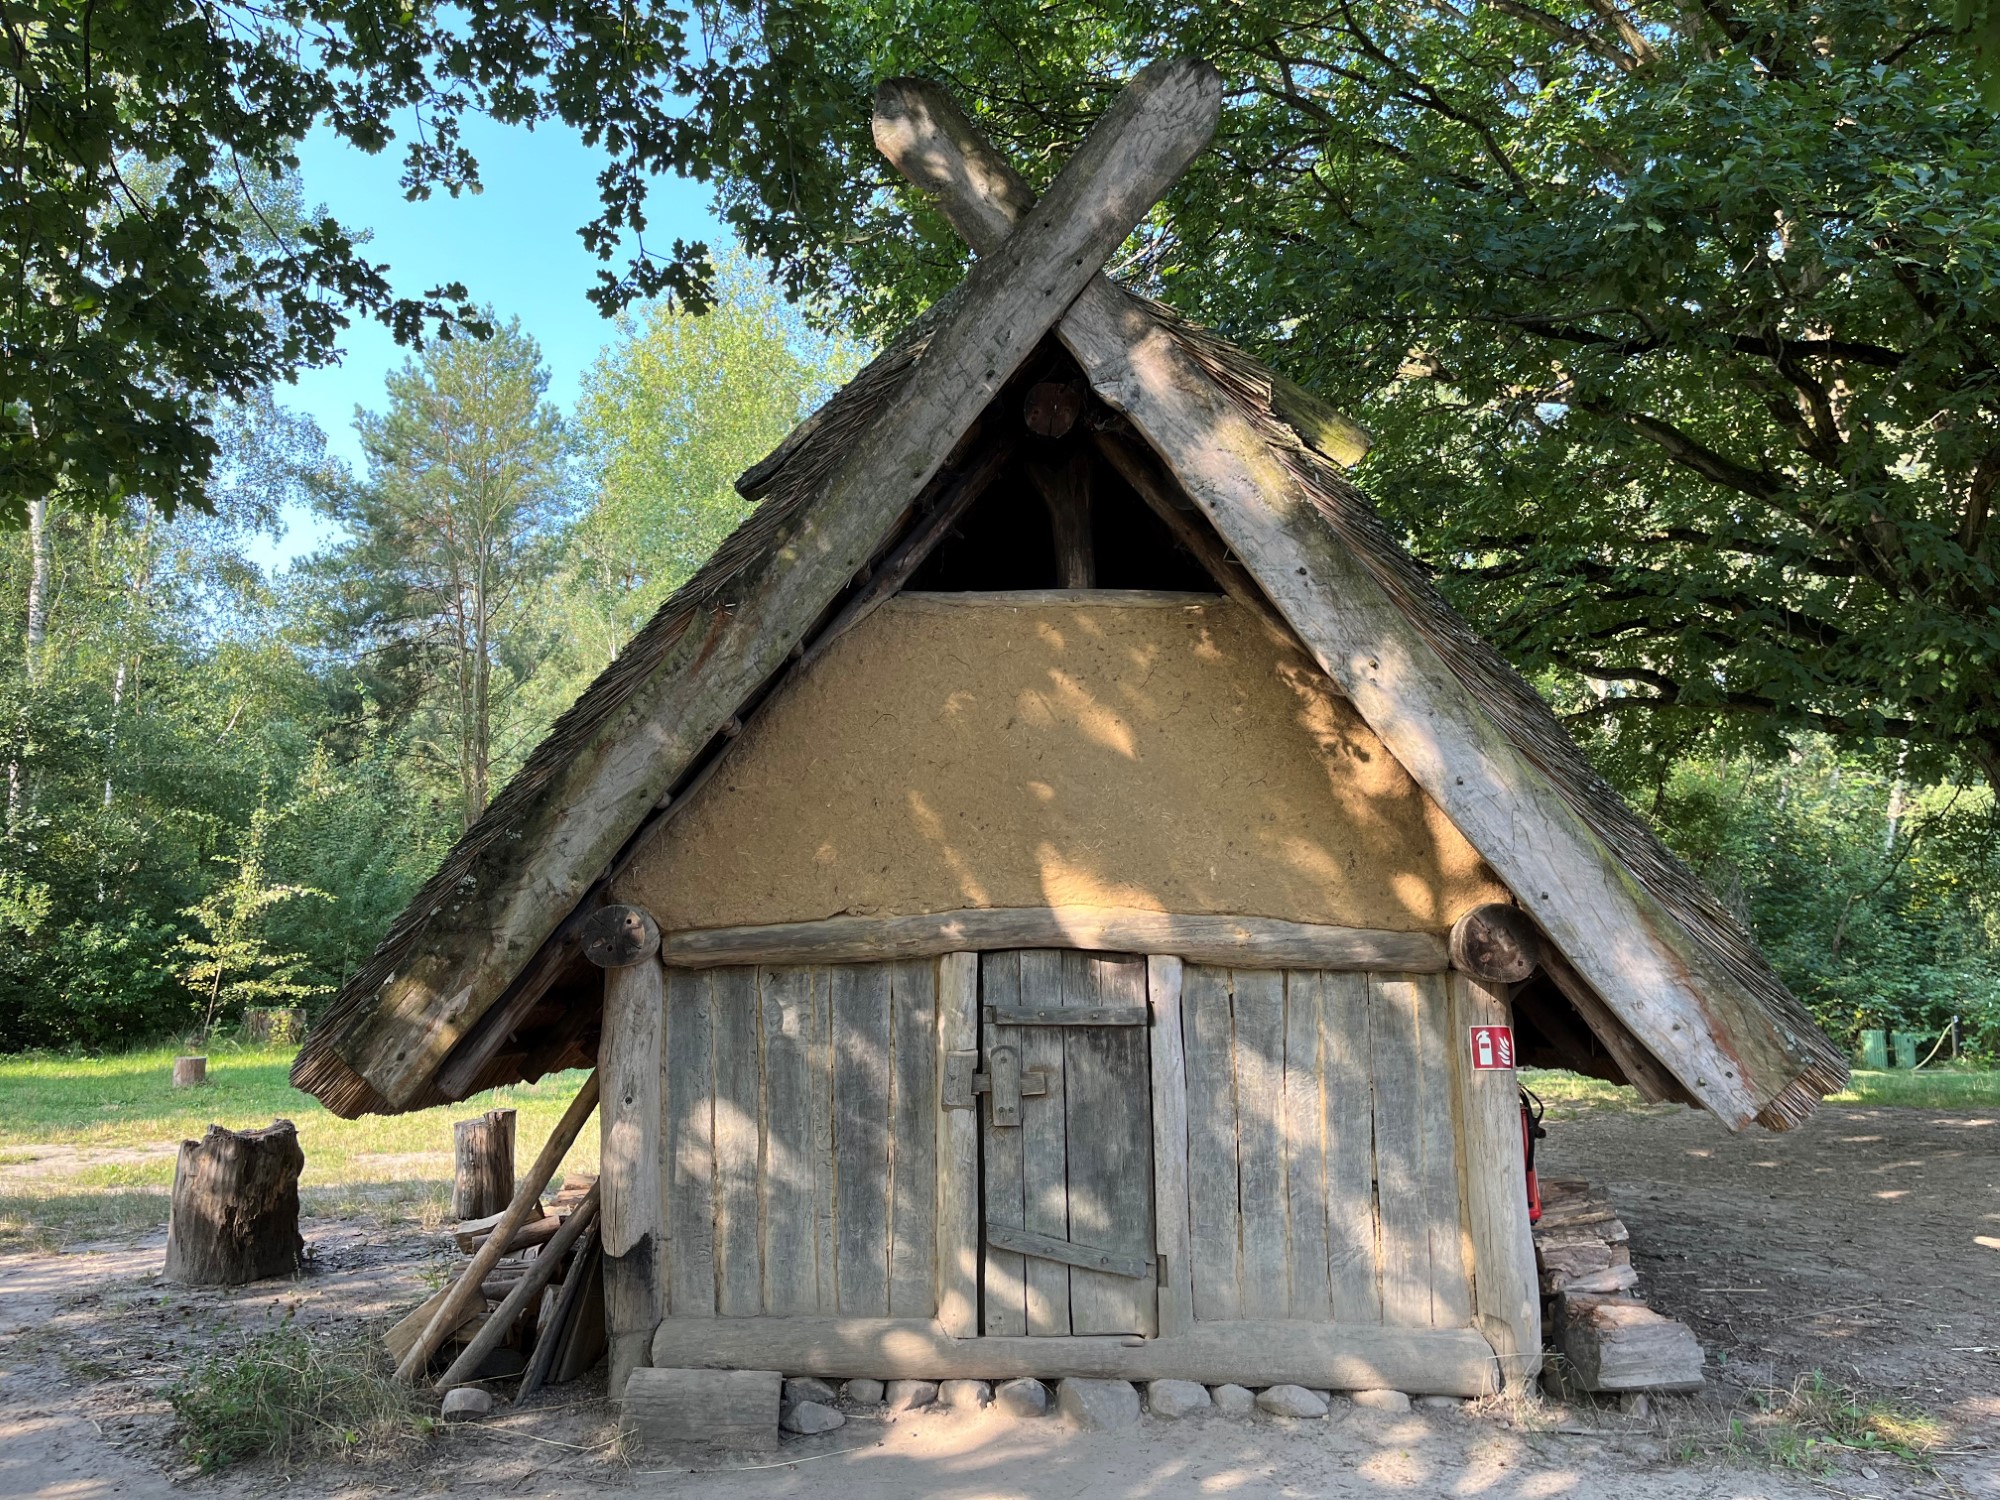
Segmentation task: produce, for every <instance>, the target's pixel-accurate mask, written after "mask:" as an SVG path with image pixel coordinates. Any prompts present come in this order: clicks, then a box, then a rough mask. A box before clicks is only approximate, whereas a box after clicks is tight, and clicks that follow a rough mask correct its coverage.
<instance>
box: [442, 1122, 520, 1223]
mask: <svg viewBox="0 0 2000 1500" xmlns="http://www.w3.org/2000/svg"><path fill="white" fill-rule="evenodd" d="M451 1156H452V1161H451V1212H452V1216H453V1217H454V1218H457V1219H483V1218H486V1217H487V1216H488V1215H490V1214H497V1213H499V1212H500V1211H501V1210H502V1209H504V1208H506V1206H507V1205H508V1204H509V1203H512V1202H513V1201H514V1111H513V1110H511V1109H489V1110H488V1111H486V1113H485V1114H483V1115H481V1116H480V1117H479V1118H478V1119H476V1120H460V1121H458V1122H457V1123H456V1124H454V1125H453V1126H452V1127H451Z"/></svg>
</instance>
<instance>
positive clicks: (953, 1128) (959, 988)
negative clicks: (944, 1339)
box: [935, 953, 980, 1339]
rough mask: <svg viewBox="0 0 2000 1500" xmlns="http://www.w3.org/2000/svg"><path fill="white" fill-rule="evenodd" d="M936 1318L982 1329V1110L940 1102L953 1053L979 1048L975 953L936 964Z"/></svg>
mask: <svg viewBox="0 0 2000 1500" xmlns="http://www.w3.org/2000/svg"><path fill="white" fill-rule="evenodd" d="M937 1007H938V1039H937V1071H936V1075H935V1076H936V1089H937V1093H936V1106H937V1122H938V1123H937V1142H938V1164H937V1179H938V1185H937V1319H938V1326H939V1327H941V1328H942V1329H943V1330H944V1331H945V1332H946V1333H947V1334H949V1335H951V1336H952V1337H953V1338H961V1339H965V1338H971V1337H972V1336H973V1335H975V1334H977V1333H978V1332H979V1241H980V1234H979V1116H978V1114H977V1113H975V1112H974V1111H972V1110H969V1109H946V1108H944V1098H945V1092H944V1085H945V1073H946V1070H947V1069H948V1067H949V1066H950V1062H949V1060H950V1057H951V1055H952V1053H954V1052H958V1053H968V1052H975V1051H976V1050H977V1049H978V1046H979V955H978V954H976V953H947V954H946V955H945V956H944V957H943V958H941V959H939V960H938V970H937Z"/></svg>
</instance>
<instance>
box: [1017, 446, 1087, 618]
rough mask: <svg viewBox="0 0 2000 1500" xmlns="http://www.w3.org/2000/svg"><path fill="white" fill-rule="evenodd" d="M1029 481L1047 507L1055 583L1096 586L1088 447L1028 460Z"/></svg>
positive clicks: (1074, 448)
mask: <svg viewBox="0 0 2000 1500" xmlns="http://www.w3.org/2000/svg"><path fill="white" fill-rule="evenodd" d="M1027 469H1028V482H1029V483H1030V484H1032V485H1034V487H1035V489H1036V491H1037V492H1038V493H1039V494H1040V495H1041V497H1042V503H1043V504H1044V505H1046V506H1047V507H1048V510H1049V525H1050V526H1051V527H1052V528H1053V529H1054V532H1055V541H1056V582H1057V583H1058V584H1060V585H1061V586H1062V587H1063V588H1066V589H1088V588H1095V587H1096V586H1097V555H1096V551H1095V549H1094V547H1093V545H1092V541H1091V530H1090V524H1091V523H1090V450H1089V449H1088V448H1085V447H1082V446H1076V447H1072V448H1071V449H1070V450H1069V452H1068V453H1066V454H1064V455H1063V456H1062V457H1060V458H1058V459H1056V460H1054V461H1053V462H1045V461H1043V460H1041V459H1034V460H1031V461H1030V462H1029V463H1028V466H1027Z"/></svg>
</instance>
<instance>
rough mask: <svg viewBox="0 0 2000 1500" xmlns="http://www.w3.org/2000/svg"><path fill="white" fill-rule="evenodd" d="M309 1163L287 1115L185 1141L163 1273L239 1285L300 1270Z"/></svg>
mask: <svg viewBox="0 0 2000 1500" xmlns="http://www.w3.org/2000/svg"><path fill="white" fill-rule="evenodd" d="M198 1060H199V1059H197V1061H198ZM305 1164H306V1157H305V1153H304V1152H303V1151H301V1150H300V1149H299V1133H298V1131H297V1130H295V1129H294V1128H293V1126H292V1122H291V1121H290V1120H273V1121H272V1122H271V1124H270V1125H269V1126H268V1127H266V1128H265V1129H263V1130H245V1131H242V1132H238V1131H234V1130H224V1129H223V1128H222V1127H221V1126H220V1125H211V1126H209V1127H208V1131H207V1133H206V1134H205V1135H203V1136H202V1138H201V1139H200V1140H199V1141H182V1142H181V1154H180V1160H179V1161H178V1162H177V1163H176V1164H175V1166H174V1192H173V1199H172V1202H171V1205H170V1206H169V1208H168V1210H167V1266H166V1271H165V1273H164V1274H165V1276H166V1279H167V1280H169V1281H177V1282H179V1283H181V1284H182V1285H183V1286H241V1285H242V1284H243V1283H244V1282H246V1281H261V1280H263V1279H264V1278H265V1277H266V1276H289V1275H291V1274H293V1273H294V1272H296V1271H297V1270H298V1268H299V1257H300V1256H301V1255H302V1254H303V1253H304V1252H305V1247H306V1242H305V1241H304V1240H303V1239H301V1238H300V1237H299V1172H300V1170H301V1169H302V1168H303V1167H304V1166H305Z"/></svg>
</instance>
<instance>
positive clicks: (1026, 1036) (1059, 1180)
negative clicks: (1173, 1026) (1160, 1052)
mask: <svg viewBox="0 0 2000 1500" xmlns="http://www.w3.org/2000/svg"><path fill="white" fill-rule="evenodd" d="M980 1015H981V1022H982V1024H981V1028H980V1036H981V1048H980V1052H981V1069H982V1075H983V1084H984V1095H983V1099H982V1108H981V1114H982V1120H983V1125H982V1141H983V1145H984V1148H985V1151H984V1155H985V1172H984V1178H985V1191H984V1198H985V1203H984V1209H985V1212H984V1216H983V1232H982V1250H983V1253H982V1257H981V1261H982V1267H981V1269H982V1282H983V1285H982V1296H983V1300H984V1305H985V1316H984V1318H983V1319H982V1327H983V1328H984V1330H985V1331H986V1332H987V1333H989V1334H1017V1335H1018V1334H1028V1335H1063V1334H1120V1333H1122V1334H1143V1335H1146V1336H1149V1337H1150V1336H1152V1335H1153V1334H1155V1333H1157V1332H1158V1327H1159V1313H1158V1306H1157V1304H1158V1281H1157V1273H1156V1267H1155V1259H1154V1253H1153V1242H1154V1236H1153V1118H1152V1077H1151V1066H1150V1053H1151V1039H1150V1036H1149V1034H1148V1019H1149V1017H1148V1011H1147V998H1146V960H1145V959H1143V958H1138V957H1126V956H1120V955H1112V954H1103V953H1084V952H1078V951H1074V950H1067V949H1030V950H1024V951H1010V952H1002V953H989V954H986V955H984V956H983V957H982V959H981V961H980Z"/></svg>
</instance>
